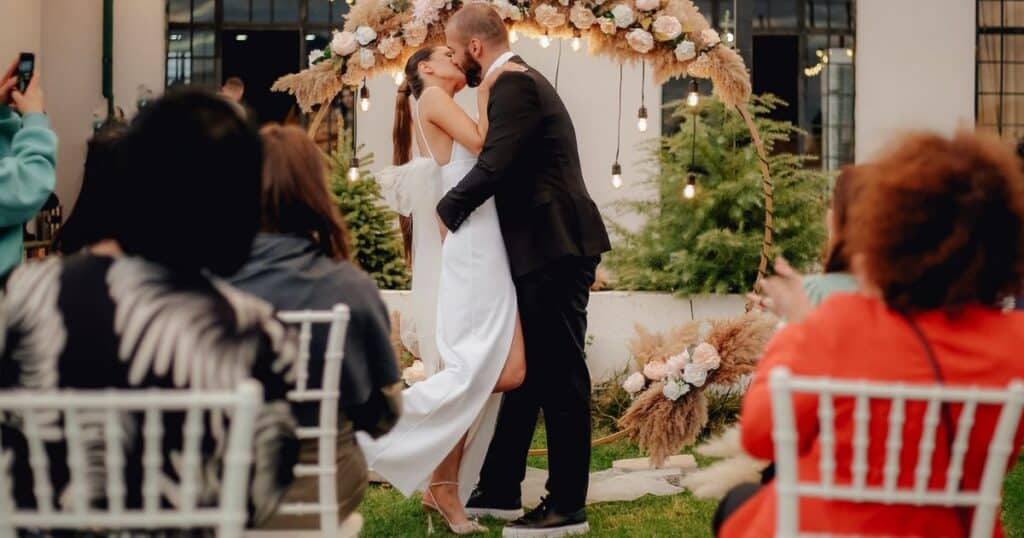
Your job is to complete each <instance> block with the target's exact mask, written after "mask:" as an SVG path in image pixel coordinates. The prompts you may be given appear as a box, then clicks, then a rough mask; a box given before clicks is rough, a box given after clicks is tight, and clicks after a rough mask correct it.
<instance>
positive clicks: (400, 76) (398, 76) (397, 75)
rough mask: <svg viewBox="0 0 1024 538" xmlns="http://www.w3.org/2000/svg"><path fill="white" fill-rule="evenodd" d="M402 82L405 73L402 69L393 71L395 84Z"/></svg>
mask: <svg viewBox="0 0 1024 538" xmlns="http://www.w3.org/2000/svg"><path fill="white" fill-rule="evenodd" d="M403 82H405V73H404V72H403V71H399V72H397V73H395V84H398V85H399V86H401V85H402V83H403Z"/></svg>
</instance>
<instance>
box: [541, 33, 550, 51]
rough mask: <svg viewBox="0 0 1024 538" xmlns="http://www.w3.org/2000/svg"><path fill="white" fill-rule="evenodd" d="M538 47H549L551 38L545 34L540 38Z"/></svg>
mask: <svg viewBox="0 0 1024 538" xmlns="http://www.w3.org/2000/svg"><path fill="white" fill-rule="evenodd" d="M540 46H541V47H542V48H545V49H546V48H548V47H550V46H551V38H550V37H548V35H547V34H544V35H542V36H540Z"/></svg>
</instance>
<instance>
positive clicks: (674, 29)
mask: <svg viewBox="0 0 1024 538" xmlns="http://www.w3.org/2000/svg"><path fill="white" fill-rule="evenodd" d="M652 29H653V30H654V37H655V38H657V40H658V41H672V40H673V39H675V38H677V37H679V34H681V33H683V25H682V23H680V22H679V19H677V18H675V17H671V16H669V15H659V16H658V18H657V19H654V26H652Z"/></svg>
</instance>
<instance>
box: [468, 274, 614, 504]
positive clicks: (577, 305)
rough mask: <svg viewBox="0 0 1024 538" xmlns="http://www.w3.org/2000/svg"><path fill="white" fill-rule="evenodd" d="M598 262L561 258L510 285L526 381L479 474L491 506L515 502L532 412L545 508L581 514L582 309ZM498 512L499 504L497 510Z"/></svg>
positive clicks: (506, 403)
mask: <svg viewBox="0 0 1024 538" xmlns="http://www.w3.org/2000/svg"><path fill="white" fill-rule="evenodd" d="M598 262H600V257H566V258H562V259H561V260H558V261H556V262H554V263H552V264H550V265H548V266H546V267H544V268H543V269H541V270H538V271H535V272H533V273H530V274H528V275H525V276H522V277H519V278H516V279H515V284H516V294H517V296H518V299H519V317H520V320H521V321H522V325H523V336H524V338H525V343H526V380H525V381H524V382H523V385H522V386H521V387H519V388H518V389H516V390H513V391H510V392H507V393H506V394H505V397H504V398H503V400H502V404H501V411H500V413H499V414H498V424H497V429H496V431H495V433H494V439H493V440H492V441H491V446H490V448H489V449H488V451H487V458H486V460H485V461H484V466H483V469H482V470H481V473H480V484H479V487H480V489H481V490H482V491H483V492H484V494H485V495H486V496H487V497H488V498H491V499H501V500H505V501H508V503H507V504H512V503H515V502H518V501H519V498H520V483H521V482H522V481H523V478H524V477H525V476H526V453H527V451H528V450H529V449H530V441H531V440H532V439H533V431H534V428H535V427H536V425H537V414H538V411H543V413H544V423H545V425H546V427H547V435H548V439H547V441H548V470H549V475H548V483H547V490H548V493H549V498H548V502H549V504H550V505H551V506H552V507H553V508H555V510H556V511H558V512H559V513H563V514H566V513H571V512H575V511H577V510H579V509H580V508H583V505H584V502H585V501H586V497H587V482H588V479H589V473H590V373H589V372H588V371H587V365H586V363H585V362H584V346H585V344H586V338H587V336H586V334H587V303H588V302H589V300H590V287H591V285H593V283H594V273H595V271H596V270H597V264H598ZM502 504H506V503H504V502H503V503H502Z"/></svg>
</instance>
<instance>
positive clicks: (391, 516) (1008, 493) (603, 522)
mask: <svg viewBox="0 0 1024 538" xmlns="http://www.w3.org/2000/svg"><path fill="white" fill-rule="evenodd" d="M533 446H535V447H543V446H545V439H544V431H543V428H537V433H536V435H535V436H534V443H533ZM639 455H640V452H639V451H638V450H637V448H636V447H635V446H633V445H632V444H630V443H629V442H628V441H625V440H621V441H617V442H615V443H612V444H610V445H605V446H601V447H597V448H595V449H594V451H593V453H592V458H591V462H590V468H591V469H592V470H595V471H597V470H601V469H607V468H609V467H611V465H612V462H613V461H615V460H617V459H622V458H633V457H638V456H639ZM697 462H698V463H699V464H700V465H705V464H707V462H708V460H706V459H704V458H702V457H700V456H698V457H697ZM529 465H530V466H531V467H536V468H539V469H546V468H547V459H546V458H544V457H531V458H530V459H529ZM419 502H420V501H419V497H414V498H410V499H406V498H404V497H402V495H401V494H400V493H398V492H396V491H395V490H393V489H391V488H389V487H379V486H371V488H370V491H369V492H368V494H367V496H366V499H365V500H364V501H363V504H362V506H361V507H360V512H361V513H362V514H363V517H364V518H365V519H366V525H365V527H364V529H363V534H362V536H364V537H365V538H385V537H388V538H390V537H404V536H424V535H426V529H427V527H426V525H427V521H426V516H425V515H424V512H423V510H421V509H420V505H419ZM715 505H716V502H715V501H708V500H702V499H697V498H694V497H693V495H691V494H690V493H689V492H684V493H681V494H679V495H672V496H668V497H654V496H650V495H648V496H646V497H642V498H640V499H637V500H635V501H632V502H617V503H600V504H595V505H591V506H588V507H587V515H588V517H589V520H590V528H591V533H590V536H601V537H654V536H685V537H701V536H711V515H712V514H713V513H714V510H715ZM481 523H483V524H484V525H486V526H488V527H489V528H490V529H491V532H490V533H489V534H488V536H501V522H499V521H495V520H483V521H482V522H481ZM1003 524H1004V525H1005V528H1006V535H1007V536H1008V537H1010V538H1024V458H1021V459H1020V460H1019V461H1018V463H1017V466H1016V467H1015V468H1014V470H1013V471H1012V472H1011V473H1010V476H1009V477H1008V478H1007V480H1006V486H1005V496H1004V498H1003ZM443 526H444V523H443V522H439V521H437V518H436V516H435V521H434V528H435V530H440V529H441V527H443ZM442 534H447V533H446V532H445V533H442Z"/></svg>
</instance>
